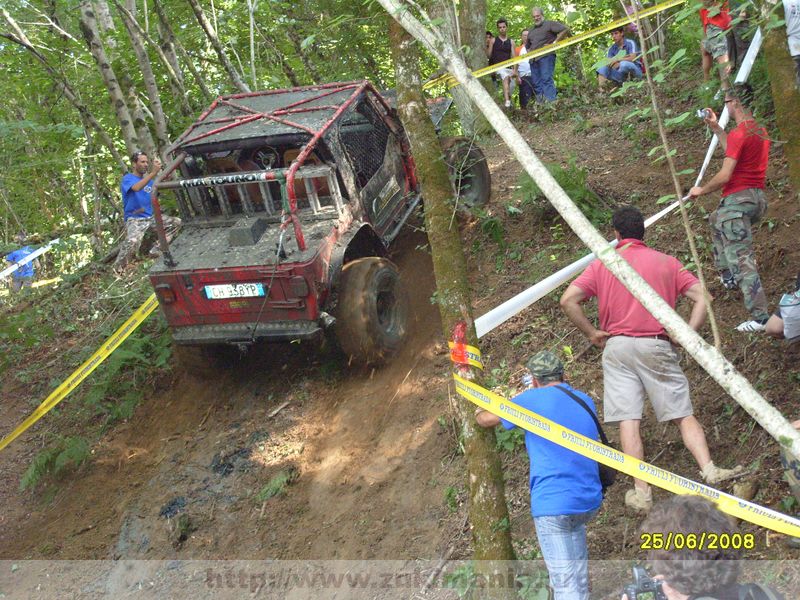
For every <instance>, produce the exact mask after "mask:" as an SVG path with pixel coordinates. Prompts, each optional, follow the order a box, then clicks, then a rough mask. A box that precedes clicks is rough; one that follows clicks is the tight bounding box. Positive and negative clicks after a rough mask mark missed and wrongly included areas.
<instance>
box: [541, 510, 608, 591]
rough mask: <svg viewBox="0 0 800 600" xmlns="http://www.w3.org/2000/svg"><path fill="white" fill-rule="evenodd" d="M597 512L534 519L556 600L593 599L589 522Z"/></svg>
mask: <svg viewBox="0 0 800 600" xmlns="http://www.w3.org/2000/svg"><path fill="white" fill-rule="evenodd" d="M596 514H597V509H595V510H592V511H589V512H586V513H579V514H576V515H554V516H550V517H534V518H533V523H534V525H535V526H536V537H537V538H538V539H539V547H540V548H541V549H542V558H544V563H545V565H547V573H548V575H549V576H550V586H551V587H552V588H553V598H554V600H589V550H588V548H587V547H586V523H588V522H589V521H590V520H591V518H592V517H594V516H595V515H596Z"/></svg>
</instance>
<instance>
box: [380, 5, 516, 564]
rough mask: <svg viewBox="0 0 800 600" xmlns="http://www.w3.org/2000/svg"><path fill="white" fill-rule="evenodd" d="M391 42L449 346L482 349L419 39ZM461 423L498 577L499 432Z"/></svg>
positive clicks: (473, 504) (482, 551)
mask: <svg viewBox="0 0 800 600" xmlns="http://www.w3.org/2000/svg"><path fill="white" fill-rule="evenodd" d="M389 35H390V39H391V47H392V57H393V58H394V64H395V72H396V81H397V106H398V112H399V114H400V118H401V120H402V121H403V124H404V126H405V129H406V132H407V133H408V137H409V141H410V143H411V150H412V153H413V155H414V163H415V164H416V165H417V176H418V177H419V180H420V184H421V186H422V189H423V191H424V194H425V229H426V231H427V234H428V241H429V242H430V247H431V256H432V258H433V271H434V275H435V277H436V295H437V305H438V307H439V314H440V315H441V318H442V327H443V329H444V335H445V339H450V338H451V337H452V334H453V331H454V328H455V326H456V323H458V322H459V321H466V324H467V338H466V341H467V343H469V344H470V345H472V346H476V347H477V345H478V336H477V335H476V333H475V327H474V324H473V319H472V302H471V298H470V292H469V279H468V277H467V262H466V260H465V258H464V253H463V250H462V248H461V238H460V236H459V232H458V228H457V227H456V226H455V224H454V222H453V218H452V210H453V209H452V206H453V188H452V186H451V184H450V179H449V176H448V169H447V165H446V163H445V161H444V158H443V153H442V150H441V147H440V145H439V140H438V138H437V136H436V132H435V131H434V128H433V124H432V123H431V120H430V117H429V116H428V109H427V104H426V102H425V98H424V97H423V95H422V85H421V78H420V74H419V50H418V47H417V44H416V42H415V41H414V39H413V38H412V37H411V36H410V35H409V34H408V33H406V31H405V30H404V29H403V28H402V27H401V26H400V25H399V24H398V23H397V22H396V21H395V20H394V19H390V26H389ZM457 405H458V418H459V420H460V422H461V431H462V433H463V438H464V454H465V456H466V459H467V471H468V477H469V479H468V480H469V491H470V494H469V495H470V508H469V519H470V523H471V525H472V537H473V544H474V550H475V558H476V559H477V560H478V561H479V562H478V563H477V569H478V570H479V572H480V571H482V570H485V571H487V572H485V573H484V574H485V575H487V576H488V575H490V574H491V571H492V570H493V566H492V563H491V562H487V561H493V560H511V559H513V558H514V550H513V548H512V546H511V535H510V528H509V517H508V508H507V506H506V502H505V491H504V483H503V472H502V468H501V465H500V459H499V457H498V455H497V452H496V450H495V443H496V441H495V436H494V431H493V430H491V429H483V428H481V427H479V426H478V425H477V423H475V420H474V418H472V405H471V404H470V403H469V402H467V401H466V400H463V399H461V400H459V402H458V404H457Z"/></svg>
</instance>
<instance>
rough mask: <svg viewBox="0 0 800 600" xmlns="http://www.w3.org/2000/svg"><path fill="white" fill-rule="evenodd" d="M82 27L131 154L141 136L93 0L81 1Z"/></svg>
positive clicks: (137, 146)
mask: <svg viewBox="0 0 800 600" xmlns="http://www.w3.org/2000/svg"><path fill="white" fill-rule="evenodd" d="M80 26H81V33H83V38H84V39H85V40H86V43H87V44H88V46H89V51H90V52H91V53H92V57H93V58H94V60H95V63H97V67H98V69H100V74H101V75H102V77H103V82H104V83H105V85H106V89H107V90H108V95H109V97H110V98H111V105H112V106H113V107H114V114H116V116H117V122H118V124H119V127H120V129H121V130H122V139H123V140H125V146H126V148H127V149H128V154H131V153H132V152H134V151H135V150H137V149H138V148H139V144H140V140H139V136H138V135H137V133H136V129H135V128H134V124H133V118H132V117H131V113H130V111H129V110H128V106H127V105H126V104H125V97H124V95H123V93H122V89H121V88H120V85H119V82H118V81H117V76H116V74H115V73H114V69H113V68H112V67H111V62H110V61H109V60H108V57H107V56H106V51H105V48H104V47H103V42H102V40H101V39H100V32H99V31H98V29H97V19H95V16H94V8H93V7H92V2H91V0H81V3H80Z"/></svg>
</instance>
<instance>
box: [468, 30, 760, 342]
mask: <svg viewBox="0 0 800 600" xmlns="http://www.w3.org/2000/svg"><path fill="white" fill-rule="evenodd" d="M761 41H762V36H761V29H760V28H759V29H757V30H756V33H755V35H753V41H752V42H750V47H749V48H748V49H747V53H746V54H745V57H744V60H743V61H742V66H741V67H740V68H739V72H738V73H737V74H736V79H734V81H735V82H737V83H741V82H744V81H747V78H748V77H749V76H750V71H751V70H752V68H753V63H755V60H756V57H757V56H758V51H759V50H760V49H761ZM728 119H729V117H728V107H727V105H726V106H725V108H723V109H722V113H721V114H720V116H719V124H720V127H722V128H723V129H724V128H725V125H727V124H728ZM718 143H719V139H718V138H717V136H716V135H715V136H714V137H713V138H711V143H710V144H709V146H708V152H706V157H705V159H704V160H703V166H702V167H700V173H699V174H698V175H697V181H695V185H700V182H701V181H702V179H703V176H704V175H705V172H706V169H707V168H708V165H709V163H710V162H711V157H712V156H713V155H714V151H715V150H716V148H717V144H718ZM678 205H679V203H678V201H677V200H676V201H675V202H673V203H672V204H670V205H669V206H667V207H666V208H664V209H662V210H660V211H659V212H657V213H656V214H654V215H653V216H651V217H650V218H648V219H647V220H646V221H645V222H644V226H645V227H650V225H652V224H653V223H655V222H656V221H659V220H660V219H662V218H663V217H665V216H667V215H668V214H669V213H671V212H672V211H674V210H675V209H676V208H678ZM609 244H610V245H611V246H612V247H615V246H616V245H617V240H614V241H612V242H609ZM595 258H596V256H595V255H594V254H588V255H586V256H584V257H583V258H581V259H578V260H576V261H575V262H574V263H572V264H571V265H567V266H566V267H564V268H563V269H561V270H560V271H556V272H555V273H553V274H552V275H550V276H548V277H545V278H544V279H542V280H541V281H540V282H538V283H536V284H534V285H533V286H531V287H529V288H528V289H527V290H525V291H523V292H520V293H519V294H517V295H516V296H514V297H513V298H511V299H509V300H506V301H505V302H503V303H502V304H501V305H499V306H497V307H495V308H493V309H492V310H490V311H489V312H487V313H486V314H484V315H481V316H480V317H478V318H477V319H475V331H476V332H477V334H478V337H479V338H480V337H483V336H484V335H486V334H487V333H489V332H490V331H492V330H493V329H494V328H495V327H497V326H499V325H501V324H503V323H505V322H506V321H508V320H509V319H510V318H511V317H513V316H514V315H516V314H518V313H520V312H521V311H523V310H524V309H526V308H527V307H529V306H530V305H531V304H533V303H534V302H536V301H537V300H540V299H541V298H543V297H544V296H546V295H547V294H549V293H550V292H552V291H553V290H555V289H557V288H558V287H560V286H561V285H563V284H564V283H566V282H567V281H569V280H570V279H572V278H573V277H574V276H575V275H577V274H578V273H580V272H581V271H583V269H585V268H586V267H587V266H589V264H590V263H591V262H592V261H593V260H594V259H595Z"/></svg>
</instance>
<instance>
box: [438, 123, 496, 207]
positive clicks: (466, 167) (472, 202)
mask: <svg viewBox="0 0 800 600" xmlns="http://www.w3.org/2000/svg"><path fill="white" fill-rule="evenodd" d="M442 149H443V150H444V156H445V160H446V161H447V168H448V170H449V172H450V181H451V182H452V184H453V189H454V191H455V192H456V194H457V196H458V201H459V203H460V204H461V205H462V206H465V207H466V208H472V207H473V206H483V205H484V204H486V203H487V202H488V201H489V196H490V194H491V191H492V176H491V174H490V172H489V165H488V164H487V163H486V156H484V154H483V150H481V149H480V148H479V147H478V146H477V145H476V144H475V142H474V141H472V140H469V139H467V138H465V137H454V138H445V139H443V140H442Z"/></svg>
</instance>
